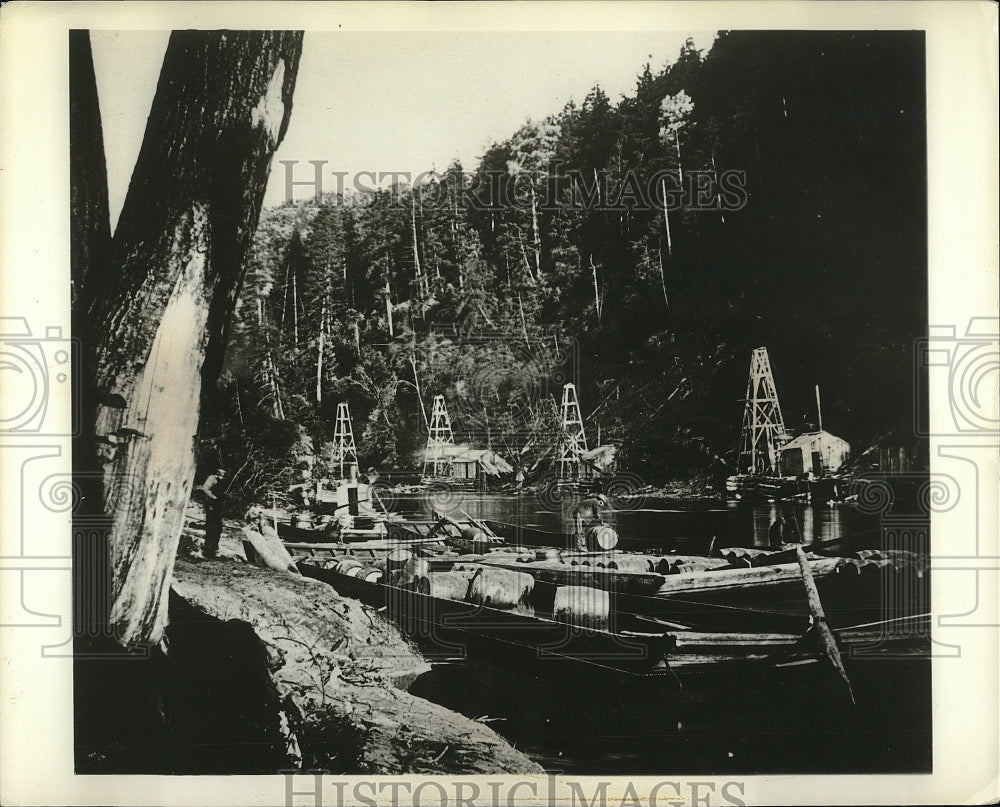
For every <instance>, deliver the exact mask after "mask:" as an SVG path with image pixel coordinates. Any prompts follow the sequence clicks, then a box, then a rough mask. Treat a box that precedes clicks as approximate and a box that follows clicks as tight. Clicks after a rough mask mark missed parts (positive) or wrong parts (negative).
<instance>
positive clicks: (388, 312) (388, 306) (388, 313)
mask: <svg viewBox="0 0 1000 807" xmlns="http://www.w3.org/2000/svg"><path fill="white" fill-rule="evenodd" d="M385 318H386V320H387V322H388V323H389V336H395V335H396V334H395V332H394V330H393V327H392V290H391V289H390V288H389V276H388V274H386V278H385Z"/></svg>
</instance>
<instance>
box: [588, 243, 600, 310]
mask: <svg viewBox="0 0 1000 807" xmlns="http://www.w3.org/2000/svg"><path fill="white" fill-rule="evenodd" d="M590 268H591V270H592V271H593V274H594V308H596V309H597V324H598V325H600V323H601V289H600V287H599V286H598V285H597V264H595V263H594V256H593V255H591V256H590Z"/></svg>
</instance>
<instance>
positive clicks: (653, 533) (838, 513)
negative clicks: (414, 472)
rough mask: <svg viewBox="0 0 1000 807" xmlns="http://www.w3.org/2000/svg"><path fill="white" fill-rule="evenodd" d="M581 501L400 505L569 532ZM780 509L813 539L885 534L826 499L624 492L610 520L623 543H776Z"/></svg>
mask: <svg viewBox="0 0 1000 807" xmlns="http://www.w3.org/2000/svg"><path fill="white" fill-rule="evenodd" d="M576 501H578V499H577V498H576V497H575V496H574V495H573V494H566V495H564V496H563V497H562V498H561V500H558V501H557V500H550V497H547V496H544V495H538V496H536V495H531V494H524V495H521V496H510V495H481V494H474V493H461V492H454V493H450V494H449V495H448V496H447V497H442V496H440V495H435V496H433V497H430V496H422V495H412V496H404V497H398V498H397V499H396V501H395V509H397V510H398V511H400V512H404V513H407V514H410V515H412V516H413V517H419V518H430V517H431V511H432V510H437V511H438V512H441V511H445V512H448V513H450V514H451V515H452V516H453V517H455V518H459V519H461V518H465V517H468V516H471V517H473V518H483V519H492V520H495V521H503V522H506V523H508V524H516V525H521V526H525V527H534V528H537V529H542V530H548V531H550V532H555V533H568V532H572V529H573V518H572V508H573V506H574V504H575V503H576ZM779 514H780V515H783V516H784V517H785V519H786V522H789V523H791V522H793V521H794V522H795V523H796V524H797V525H798V530H799V533H800V534H801V538H802V542H803V543H804V544H806V545H808V544H812V543H818V542H820V541H827V540H831V539H833V538H840V537H850V538H852V539H855V540H856V542H857V543H858V544H859V545H868V544H874V543H876V542H877V541H878V537H879V534H880V526H879V520H878V518H877V517H876V516H872V515H869V514H865V513H859V512H858V511H857V510H856V509H855V508H854V507H853V506H852V505H850V504H844V503H837V504H827V503H825V502H824V503H806V502H775V503H768V504H748V503H736V502H723V501H721V500H718V501H717V500H708V499H701V500H696V501H690V500H678V499H654V498H646V499H635V500H628V499H622V500H618V501H617V502H615V507H614V509H613V510H612V511H611V512H610V513H609V521H610V522H611V523H612V525H613V526H614V527H615V528H616V529H617V530H618V532H619V534H620V536H621V539H622V545H623V546H627V545H628V543H629V541H638V542H641V543H642V544H644V545H647V546H649V545H657V544H659V543H662V544H663V545H665V546H668V545H669V543H670V541H671V539H676V538H700V537H711V536H715V537H716V539H717V541H716V546H756V547H765V546H767V545H768V543H769V541H768V530H769V529H770V527H771V525H772V524H773V523H774V521H775V520H776V519H777V517H778V515H779Z"/></svg>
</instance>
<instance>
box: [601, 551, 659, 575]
mask: <svg viewBox="0 0 1000 807" xmlns="http://www.w3.org/2000/svg"><path fill="white" fill-rule="evenodd" d="M607 568H609V569H619V570H620V571H623V572H651V571H653V559H652V558H648V557H645V556H644V555H617V556H615V557H613V558H611V560H609V561H608V562H607Z"/></svg>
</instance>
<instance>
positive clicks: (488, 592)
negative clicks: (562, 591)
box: [468, 566, 535, 610]
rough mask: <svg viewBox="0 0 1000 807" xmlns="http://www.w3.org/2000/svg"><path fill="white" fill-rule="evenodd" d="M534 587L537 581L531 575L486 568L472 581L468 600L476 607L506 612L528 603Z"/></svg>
mask: <svg viewBox="0 0 1000 807" xmlns="http://www.w3.org/2000/svg"><path fill="white" fill-rule="evenodd" d="M534 587H535V579H534V578H533V577H532V576H531V575H530V574H525V573H524V572H513V571H510V570H508V569H493V568H490V567H489V566H484V567H483V569H482V571H480V572H479V573H478V574H476V575H475V577H473V579H472V584H471V585H470V586H469V596H468V600H469V602H471V603H475V604H476V605H484V606H487V607H489V608H499V609H501V610H505V609H508V608H515V607H517V605H518V604H523V603H527V602H528V601H529V598H530V596H531V591H532V589H533V588H534Z"/></svg>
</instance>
